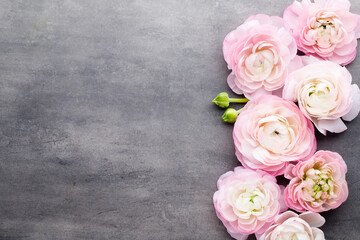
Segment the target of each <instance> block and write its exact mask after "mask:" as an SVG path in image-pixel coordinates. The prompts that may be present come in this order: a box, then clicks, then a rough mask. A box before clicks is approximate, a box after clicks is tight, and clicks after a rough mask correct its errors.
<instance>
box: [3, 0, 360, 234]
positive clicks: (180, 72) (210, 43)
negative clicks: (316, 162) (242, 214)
mask: <svg viewBox="0 0 360 240" xmlns="http://www.w3.org/2000/svg"><path fill="white" fill-rule="evenodd" d="M291 2H292V0H284V1H274V0H246V1H245V0H228V1H225V0H224V1H216V0H196V1H195V0H194V1H190V0H182V1H180V0H179V1H166V0H157V1H156V0H153V1H150V0H57V1H51V0H31V1H30V0H28V1H26V0H2V1H1V2H0V54H1V55H0V76H1V80H0V239H2V240H5V239H6V240H7V239H34V240H42V239H124V240H128V239H129V240H130V239H134V240H137V239H139V240H144V239H231V238H230V237H229V235H228V234H227V233H226V230H225V228H224V227H223V226H222V224H221V222H220V221H219V220H218V219H217V218H216V216H215V213H214V210H213V206H212V195H213V193H214V191H215V190H216V181H217V179H218V177H219V176H220V175H221V174H223V173H224V172H226V171H229V170H232V169H233V168H234V167H235V166H237V165H239V163H238V162H237V160H236V158H235V156H234V146H233V142H232V136H231V134H232V126H231V125H227V124H224V123H223V122H222V121H221V118H220V116H221V115H222V112H223V111H222V110H221V109H218V108H217V107H216V106H213V105H212V104H211V100H212V98H213V97H215V96H216V95H217V93H219V92H221V91H229V88H228V86H227V84H226V77H227V74H228V71H227V68H226V64H225V62H224V60H223V56H222V51H221V49H222V41H223V39H224V37H225V35H226V34H227V33H228V32H229V31H230V30H232V29H234V28H235V27H237V26H238V25H240V24H241V23H242V22H243V21H244V20H245V19H246V18H247V17H248V16H250V15H252V14H255V13H267V14H276V15H281V14H282V11H283V9H284V8H285V7H286V6H287V5H288V4H290V3H291ZM352 2H353V7H352V11H353V12H356V13H359V14H360V2H359V1H357V0H356V1H355V0H353V1H352ZM359 66H360V58H358V59H356V60H355V61H354V62H353V63H352V64H351V65H350V66H349V70H350V71H351V73H352V74H353V76H354V80H355V81H356V82H358V83H360V80H359V78H360V77H359V74H360V69H359ZM237 107H240V105H239V106H237ZM359 123H360V118H357V119H356V120H354V121H353V122H351V123H349V124H348V127H349V129H348V130H347V131H346V132H345V133H343V134H338V135H331V136H330V137H327V138H326V139H325V138H324V137H319V149H331V150H333V151H338V152H339V153H341V154H342V155H343V157H344V158H345V160H346V162H347V164H348V167H349V172H348V175H347V179H348V182H349V187H350V196H349V199H348V201H347V202H346V203H345V204H343V205H342V206H341V207H340V208H338V209H336V210H333V211H330V212H328V213H326V214H324V216H325V217H326V218H327V223H326V225H325V226H324V227H323V230H324V231H325V232H326V237H327V239H330V240H335V239H358V238H359V237H358V236H359V233H360V208H359V206H360V162H359V156H358V154H359V140H360V139H359V134H360V130H359V126H360V125H359Z"/></svg>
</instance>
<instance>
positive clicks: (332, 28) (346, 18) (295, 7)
mask: <svg viewBox="0 0 360 240" xmlns="http://www.w3.org/2000/svg"><path fill="white" fill-rule="evenodd" d="M350 5H351V4H350V2H349V1H348V0H314V2H311V1H310V0H302V2H298V1H295V2H294V3H293V4H292V5H290V6H289V7H288V8H287V9H286V10H285V12H284V21H285V22H287V23H288V24H289V25H290V28H291V29H292V30H293V36H294V38H295V39H296V42H297V45H298V48H299V49H300V50H301V51H303V52H304V53H306V54H310V55H314V56H316V57H319V58H322V59H325V60H329V61H333V62H335V63H338V64H341V65H346V64H349V63H350V62H352V61H353V60H354V59H355V57H356V46H357V38H359V37H360V16H359V15H356V14H352V13H350V12H349V11H350Z"/></svg>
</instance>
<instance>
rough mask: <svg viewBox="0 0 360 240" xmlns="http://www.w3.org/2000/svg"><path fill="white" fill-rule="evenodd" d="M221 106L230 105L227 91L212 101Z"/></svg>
mask: <svg viewBox="0 0 360 240" xmlns="http://www.w3.org/2000/svg"><path fill="white" fill-rule="evenodd" d="M212 102H213V103H215V104H216V105H218V106H219V107H221V108H227V107H229V95H228V94H227V93H226V92H222V93H219V94H218V95H217V96H216V98H214V100H213V101H212Z"/></svg>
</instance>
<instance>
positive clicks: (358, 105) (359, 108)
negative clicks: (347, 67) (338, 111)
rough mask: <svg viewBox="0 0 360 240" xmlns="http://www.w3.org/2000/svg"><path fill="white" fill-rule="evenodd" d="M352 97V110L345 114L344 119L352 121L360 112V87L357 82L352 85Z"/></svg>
mask: <svg viewBox="0 0 360 240" xmlns="http://www.w3.org/2000/svg"><path fill="white" fill-rule="evenodd" d="M351 91H352V95H353V96H352V97H353V106H352V108H351V109H350V112H348V113H347V114H345V115H344V116H343V117H342V119H344V120H345V121H352V120H353V119H354V118H356V117H357V115H358V114H359V112H360V89H359V86H358V85H356V84H353V85H351Z"/></svg>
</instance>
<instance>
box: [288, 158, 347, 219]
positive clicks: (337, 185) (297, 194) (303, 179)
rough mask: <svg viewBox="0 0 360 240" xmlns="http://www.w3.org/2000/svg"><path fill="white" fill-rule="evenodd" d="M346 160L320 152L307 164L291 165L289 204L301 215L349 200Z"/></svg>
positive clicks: (326, 208) (337, 205)
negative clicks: (301, 213)
mask: <svg viewBox="0 0 360 240" xmlns="http://www.w3.org/2000/svg"><path fill="white" fill-rule="evenodd" d="M346 171H347V167H346V164H345V162H344V160H343V159H342V157H341V156H340V155H339V154H337V153H335V152H330V151H319V152H317V153H315V155H314V156H313V157H312V158H310V159H309V160H307V161H305V162H299V163H298V164H296V166H294V165H289V166H288V168H287V169H286V174H285V177H286V178H288V179H290V180H291V181H290V183H289V185H288V186H287V187H286V189H285V193H284V195H285V196H284V198H285V202H286V205H287V206H288V207H290V208H292V209H294V210H296V211H298V212H305V211H312V212H323V211H328V210H330V209H335V208H337V207H339V206H340V205H341V204H342V203H343V202H344V201H345V200H346V199H347V197H348V194H349V191H348V186H347V182H346V179H345V174H346Z"/></svg>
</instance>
